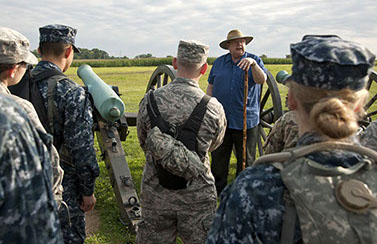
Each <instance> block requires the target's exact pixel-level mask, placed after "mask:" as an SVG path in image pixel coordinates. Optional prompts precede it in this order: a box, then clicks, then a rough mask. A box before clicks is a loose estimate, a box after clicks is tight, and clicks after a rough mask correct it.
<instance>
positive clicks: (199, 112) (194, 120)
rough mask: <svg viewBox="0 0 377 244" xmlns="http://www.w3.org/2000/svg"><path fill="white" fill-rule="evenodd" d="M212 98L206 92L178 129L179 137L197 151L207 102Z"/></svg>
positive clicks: (190, 148) (192, 149)
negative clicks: (197, 141)
mask: <svg viewBox="0 0 377 244" xmlns="http://www.w3.org/2000/svg"><path fill="white" fill-rule="evenodd" d="M210 99H211V97H210V96H208V95H206V94H205V95H204V96H203V97H202V99H201V100H200V102H199V103H198V105H196V107H195V108H194V110H193V112H192V113H191V115H190V117H189V118H188V119H187V120H186V122H185V123H184V124H183V125H182V126H180V128H179V130H178V136H177V139H178V140H180V141H182V142H183V143H184V144H185V145H186V147H187V148H188V149H189V150H191V151H197V150H196V149H197V148H196V137H197V134H198V132H199V129H200V125H201V124H202V121H203V118H204V115H205V113H206V111H207V104H208V102H209V100H210ZM199 156H202V155H199Z"/></svg>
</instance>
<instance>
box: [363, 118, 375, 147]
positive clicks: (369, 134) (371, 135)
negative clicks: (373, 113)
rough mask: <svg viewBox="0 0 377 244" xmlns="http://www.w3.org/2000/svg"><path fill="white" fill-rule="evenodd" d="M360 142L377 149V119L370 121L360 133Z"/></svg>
mask: <svg viewBox="0 0 377 244" xmlns="http://www.w3.org/2000/svg"><path fill="white" fill-rule="evenodd" d="M360 142H361V144H362V145H364V146H366V147H369V148H371V149H373V150H375V151H377V120H375V121H373V122H372V123H370V125H368V127H367V128H366V129H365V131H364V132H363V133H362V134H361V135H360Z"/></svg>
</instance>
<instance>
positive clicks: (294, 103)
mask: <svg viewBox="0 0 377 244" xmlns="http://www.w3.org/2000/svg"><path fill="white" fill-rule="evenodd" d="M287 102H288V108H289V109H290V110H292V111H294V110H296V109H297V100H296V98H295V96H294V95H293V94H292V90H291V88H289V89H288V100H287Z"/></svg>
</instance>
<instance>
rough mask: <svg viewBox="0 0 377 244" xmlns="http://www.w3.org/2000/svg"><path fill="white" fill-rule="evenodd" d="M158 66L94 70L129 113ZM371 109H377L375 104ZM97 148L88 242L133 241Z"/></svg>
mask: <svg viewBox="0 0 377 244" xmlns="http://www.w3.org/2000/svg"><path fill="white" fill-rule="evenodd" d="M266 67H267V69H268V70H269V71H270V72H271V73H272V75H273V76H274V77H275V75H276V73H277V72H278V71H280V70H283V69H284V70H287V71H288V72H289V73H290V69H291V65H266ZM155 69H156V67H117V68H93V70H94V72H95V73H96V74H97V75H98V76H100V77H101V78H102V79H103V80H104V81H105V82H106V83H108V84H111V85H114V86H118V87H119V90H120V93H121V94H122V96H121V98H122V100H123V102H124V103H125V106H126V112H137V111H138V104H139V102H140V100H141V99H142V97H143V96H144V93H145V90H146V87H147V84H148V82H149V79H150V77H151V75H152V73H153V71H154V70H155ZM76 72H77V68H76V67H71V68H70V69H69V70H68V72H67V75H68V76H69V77H70V78H71V79H72V80H74V81H76V82H77V83H79V84H83V83H82V82H81V80H80V78H78V76H77V75H76ZM208 74H209V71H208V72H207V74H206V75H205V76H203V77H202V78H201V79H200V82H199V85H200V88H201V89H202V90H203V91H205V90H206V88H207V78H208ZM278 86H279V91H280V96H281V98H282V103H283V106H284V105H285V96H286V93H287V88H286V87H285V86H283V85H280V84H279V85H278ZM264 90H265V88H264ZM376 90H377V88H376V86H373V87H372V89H371V92H370V93H371V94H373V95H374V94H376ZM269 106H271V104H270V105H269ZM372 109H374V110H376V108H375V107H373V108H372ZM129 130H130V133H129V136H128V137H127V140H126V142H123V148H124V150H125V153H126V160H127V163H128V165H129V168H130V170H131V174H132V177H133V180H134V183H135V185H136V190H137V191H138V192H139V190H140V183H141V177H142V172H143V166H144V159H145V157H144V153H143V151H142V150H141V148H140V146H139V143H138V139H137V135H136V128H135V127H130V128H129ZM96 148H97V154H98V161H99V165H100V169H101V174H100V176H99V178H98V179H97V181H96V189H95V195H96V197H97V204H96V206H95V209H96V210H97V212H98V213H99V221H100V225H99V226H100V227H99V230H98V232H96V233H94V234H92V235H90V236H89V237H88V238H87V240H86V243H133V242H134V238H135V237H134V235H132V234H131V233H130V232H128V231H127V229H126V228H125V227H124V226H123V225H122V223H121V222H120V221H119V214H120V212H119V208H118V206H117V204H116V199H115V195H114V193H113V191H112V187H111V184H110V181H109V178H108V174H107V170H106V166H105V163H104V162H103V161H101V160H100V157H99V154H100V152H99V149H98V143H97V142H96ZM235 167H236V165H235V158H234V157H233V158H232V160H231V166H230V168H231V169H230V179H229V181H231V180H233V179H234V177H235Z"/></svg>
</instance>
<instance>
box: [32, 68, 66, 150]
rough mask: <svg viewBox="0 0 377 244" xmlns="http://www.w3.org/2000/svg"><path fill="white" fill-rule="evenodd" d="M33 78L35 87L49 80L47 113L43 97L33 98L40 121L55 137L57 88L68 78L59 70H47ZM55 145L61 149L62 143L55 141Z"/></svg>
mask: <svg viewBox="0 0 377 244" xmlns="http://www.w3.org/2000/svg"><path fill="white" fill-rule="evenodd" d="M31 78H32V82H33V83H34V84H33V85H37V83H38V82H40V81H43V80H45V79H48V80H47V81H48V84H47V111H46V108H45V107H44V104H43V102H42V101H43V100H42V96H40V97H37V98H32V100H34V102H33V105H34V106H35V107H36V110H37V112H38V116H40V120H41V122H42V124H43V126H44V127H45V129H46V130H47V131H48V132H49V133H50V134H51V135H54V116H56V117H58V116H59V114H58V113H57V110H56V106H55V103H54V94H55V88H56V85H57V83H58V82H60V81H61V80H64V79H67V76H66V75H65V74H63V73H62V72H61V71H59V70H56V69H51V70H46V71H45V72H41V73H39V74H37V75H35V76H32V77H31ZM38 100H40V101H38ZM37 107H38V109H37ZM54 145H56V146H57V148H60V145H61V143H57V142H55V141H54Z"/></svg>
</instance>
